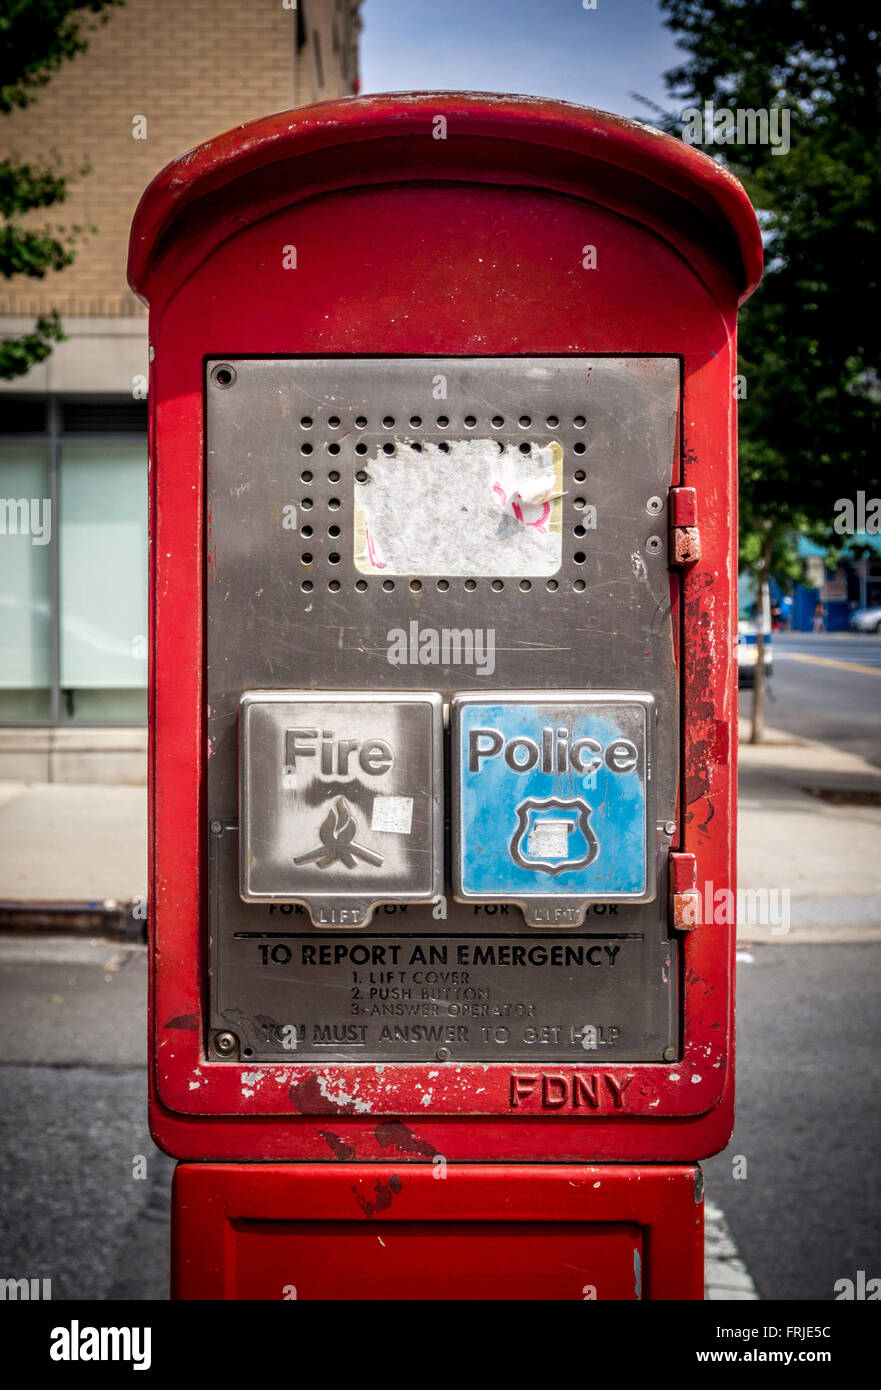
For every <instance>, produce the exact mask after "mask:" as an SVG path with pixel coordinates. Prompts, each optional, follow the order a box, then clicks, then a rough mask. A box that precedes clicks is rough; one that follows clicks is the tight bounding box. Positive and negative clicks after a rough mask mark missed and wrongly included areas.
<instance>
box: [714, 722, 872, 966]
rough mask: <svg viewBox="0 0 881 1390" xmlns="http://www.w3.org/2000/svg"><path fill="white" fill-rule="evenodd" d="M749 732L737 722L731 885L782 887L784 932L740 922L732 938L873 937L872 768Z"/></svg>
mask: <svg viewBox="0 0 881 1390" xmlns="http://www.w3.org/2000/svg"><path fill="white" fill-rule="evenodd" d="M748 736H749V728H748V725H747V724H746V723H745V721H743V720H741V725H740V738H741V743H740V747H739V753H738V757H739V776H738V783H739V798H738V886H739V888H740V889H741V890H743V889H746V890H749V889H770V890H773V889H775V888H776V889H788V890H789V894H790V930H789V931H788V932H787V933H785V934H782V935H778V934H774V933H773V932H772V929H771V928H770V927H767V926H745V925H743V924H739V925H738V940H743V941H751V942H773V943H775V944H777V945H780V944H792V945H797V944H801V943H805V942H812V941H869V940H872V941H877V940H881V771H879V770H878V769H877V768H875V767H873V766H872V764H871V763H867V762H865V761H864V760H863V759H862V758H857V757H854V755H853V754H851V753H843V752H840V751H839V750H838V749H837V748H832V747H830V746H829V745H828V744H825V743H813V742H810V741H808V740H807V739H799V738H796V737H795V736H794V735H792V734H785V733H781V732H780V731H779V730H775V729H770V730H768V731H767V739H766V742H765V743H763V744H760V745H758V746H757V747H754V746H753V745H752V744H750V743H747V742H745V741H744V740H745V739H746V738H747V737H748Z"/></svg>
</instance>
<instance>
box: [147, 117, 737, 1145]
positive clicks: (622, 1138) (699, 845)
mask: <svg viewBox="0 0 881 1390" xmlns="http://www.w3.org/2000/svg"><path fill="white" fill-rule="evenodd" d="M438 112H442V113H444V115H445V118H446V119H447V122H448V129H449V134H450V138H448V139H447V140H446V141H438V140H435V139H434V138H433V137H432V118H433V116H434V115H435V114H437V113H438ZM290 245H295V246H296V250H297V266H298V267H299V268H298V269H297V270H296V271H292V270H287V269H285V267H284V260H285V247H287V246H290ZM586 246H593V247H594V248H595V249H596V252H597V257H598V260H597V266H598V268H599V267H602V271H601V273H600V272H599V269H598V270H597V271H592V270H587V269H586V267H585V266H584V264H583V261H584V251H583V248H585V247H586ZM759 267H760V237H759V233H758V228H757V226H756V224H755V219H754V215H753V213H752V210H751V208H750V206H749V203H748V200H747V199H746V197H745V195H744V193H743V191H742V189H741V188H740V186H739V185H738V184H737V182H736V180H734V179H733V178H732V177H731V176H730V175H729V174H727V173H726V171H724V170H723V169H722V168H721V167H720V166H719V165H717V164H715V163H714V161H712V160H709V159H706V158H705V157H704V156H702V155H700V154H699V153H697V152H696V151H694V150H691V149H688V148H686V147H684V146H682V145H679V144H678V143H677V142H673V141H669V140H667V139H666V137H663V136H661V135H659V134H657V132H654V131H646V130H645V129H644V128H641V127H639V126H637V125H636V124H635V123H629V122H624V121H619V120H616V119H615V118H610V117H606V116H603V115H601V114H599V113H596V112H590V111H586V110H582V109H580V108H573V107H566V106H563V105H560V104H555V103H543V102H538V101H531V100H527V101H524V100H519V99H504V98H481V97H469V96H463V95H457V94H452V95H443V96H441V95H434V94H432V95H428V96H421V97H417V98H410V97H386V98H371V99H367V100H364V101H361V100H358V101H356V102H352V103H345V102H344V103H329V104H324V105H322V106H320V107H316V108H313V109H311V110H306V111H303V112H296V113H285V114H284V115H281V116H278V117H272V118H268V119H267V121H265V122H258V123H256V124H254V125H252V126H250V127H246V128H245V129H244V130H243V131H238V132H231V133H230V134H229V135H228V136H226V137H222V138H221V139H219V140H218V141H213V142H210V143H209V145H207V146H203V147H201V148H200V150H198V151H195V152H192V153H191V154H190V155H188V156H186V157H185V158H184V159H183V160H181V161H177V162H176V163H175V165H173V166H170V168H169V170H167V171H165V172H164V173H163V174H162V175H160V176H159V178H158V179H157V180H156V181H155V182H154V185H153V186H152V187H151V189H150V190H148V193H147V194H146V195H145V198H144V201H143V203H142V206H141V209H140V211H139V214H138V216H137V217H136V221H135V226H134V228H133V235H132V254H131V262H130V274H131V280H132V283H133V285H134V286H135V288H137V289H138V290H139V292H141V293H142V294H144V295H146V296H148V297H149V298H150V303H151V320H150V337H151V346H152V349H153V353H154V360H153V363H152V368H151V383H150V394H151V517H152V523H151V524H152V576H153V593H154V601H153V611H152V626H151V657H152V663H151V671H152V674H151V730H152V741H151V755H150V760H151V813H150V814H151V846H152V854H151V934H152V941H153V945H154V956H153V970H152V976H151V1037H152V1045H153V1053H152V1065H151V1096H152V1099H151V1124H152V1128H153V1132H154V1134H155V1135H156V1137H157V1139H158V1140H159V1142H160V1143H161V1144H162V1145H163V1146H164V1147H165V1148H167V1149H168V1150H169V1151H171V1152H174V1153H177V1154H179V1155H183V1156H188V1157H193V1158H201V1159H204V1158H212V1157H213V1158H218V1157H219V1158H229V1159H248V1158H255V1159H262V1160H267V1159H284V1158H297V1159H298V1160H300V1161H301V1162H302V1161H303V1160H311V1161H315V1162H318V1161H321V1160H324V1161H325V1162H328V1163H331V1164H332V1163H333V1160H334V1159H335V1158H337V1157H340V1156H344V1157H345V1158H346V1159H347V1160H349V1161H352V1162H355V1161H360V1162H364V1163H370V1164H376V1163H380V1164H381V1163H382V1162H383V1161H384V1160H387V1159H388V1157H389V1153H390V1152H392V1151H394V1152H395V1154H396V1155H397V1158H399V1159H400V1163H401V1164H405V1163H407V1162H415V1163H418V1162H420V1161H422V1162H425V1159H426V1155H431V1154H440V1155H442V1156H444V1157H445V1158H446V1159H447V1161H448V1162H450V1163H454V1162H467V1161H468V1160H473V1159H479V1160H481V1161H482V1162H487V1161H493V1160H496V1161H498V1160H501V1159H506V1160H507V1159H513V1160H517V1161H521V1162H546V1161H547V1160H548V1158H549V1157H553V1158H554V1159H555V1160H557V1161H559V1162H561V1163H570V1164H571V1163H576V1162H579V1161H584V1160H585V1159H588V1158H590V1159H596V1160H603V1159H614V1160H616V1161H619V1162H620V1161H623V1160H628V1159H630V1160H632V1159H636V1158H639V1159H643V1158H644V1159H651V1160H653V1161H654V1162H663V1161H668V1160H669V1161H675V1160H690V1159H693V1158H695V1157H697V1156H700V1155H703V1154H707V1153H710V1152H713V1151H715V1150H716V1149H718V1148H719V1147H721V1146H723V1145H724V1144H725V1142H726V1141H727V1139H728V1136H729V1134H730V1130H731V1123H732V1097H733V1084H732V1077H733V1007H732V994H731V965H732V961H733V940H732V932H731V929H730V927H729V926H727V925H718V926H717V925H715V924H704V925H702V926H701V927H699V928H698V929H696V930H695V931H692V932H689V933H688V934H687V935H686V936H685V937H684V939H683V942H682V946H681V965H680V967H679V969H678V971H677V974H678V977H679V980H680V984H681V1020H680V1040H679V1044H678V1047H679V1051H678V1054H677V1053H674V1054H672V1055H671V1057H670V1060H669V1061H668V1060H664V1061H662V1062H658V1061H653V1062H645V1063H640V1062H636V1063H633V1062H630V1063H626V1062H625V1063H622V1062H615V1061H611V1062H609V1063H606V1062H605V1061H604V1060H601V1058H600V1057H597V1058H596V1059H591V1060H589V1061H586V1062H585V1061H581V1062H580V1063H579V1064H578V1065H575V1064H571V1063H568V1062H565V1063H564V1062H554V1063H552V1064H551V1065H548V1064H545V1063H543V1062H542V1059H541V1055H540V1053H538V1052H537V1053H536V1056H535V1059H534V1061H533V1062H532V1063H531V1064H516V1065H511V1064H505V1063H496V1064H491V1063H481V1064H475V1063H470V1062H464V1063H461V1064H455V1065H452V1066H450V1067H448V1068H446V1069H445V1070H444V1072H443V1084H442V1086H439V1085H438V1084H437V1081H438V1078H434V1077H430V1076H429V1075H428V1068H426V1067H425V1065H413V1064H410V1065H408V1064H387V1063H386V1064H383V1063H377V1064H369V1065H368V1064H364V1065H360V1064H356V1063H352V1062H349V1063H345V1062H336V1061H328V1062H327V1063H326V1064H325V1065H323V1066H320V1065H316V1064H314V1063H305V1064H302V1063H300V1062H298V1061H290V1062H280V1061H279V1062H273V1063H271V1064H269V1065H265V1066H257V1065H251V1064H248V1063H247V1062H246V1063H242V1062H241V1061H237V1062H219V1061H212V1060H209V1058H208V1055H207V1054H206V1051H205V1039H206V1037H207V1033H208V1027H207V1025H208V1008H209V1002H208V988H207V970H206V962H207V950H208V936H209V930H210V928H209V917H208V913H207V909H206V902H207V886H208V880H209V873H210V872H214V870H213V869H212V868H211V867H210V865H209V860H208V855H207V853H206V844H207V843H208V842H209V840H210V835H209V831H208V814H207V805H206V797H205V786H206V781H207V773H208V769H209V767H210V764H211V762H212V761H213V758H214V756H215V754H216V752H217V746H216V744H215V743H214V742H213V741H212V742H211V743H209V728H208V713H207V707H208V704H209V701H208V699H207V691H206V685H205V675H204V672H205V664H204V646H203V641H204V635H205V620H204V611H205V610H204V604H205V598H206V595H207V594H210V592H211V586H212V583H213V582H214V577H213V575H212V555H213V544H212V541H213V534H214V533H213V526H214V517H213V512H212V510H211V502H210V499H209V498H208V497H207V495H206V492H205V488H204V483H203V472H202V469H203V458H204V451H205V421H204V409H203V392H204V381H205V377H204V364H205V362H206V361H208V362H217V361H219V360H221V359H222V358H223V356H224V354H227V355H231V356H234V357H235V358H236V359H237V360H241V359H246V358H253V357H260V356H262V357H264V358H272V359H274V360H282V359H295V360H297V361H302V360H304V359H305V358H324V359H328V358H334V357H335V358H341V359H350V358H358V359H362V360H363V359H364V358H365V357H370V356H376V355H379V356H382V357H384V358H387V359H392V358H405V357H408V356H414V355H415V356H416V357H423V358H424V357H441V358H444V359H450V358H466V357H475V356H477V357H482V358H516V357H520V356H530V357H542V356H555V357H572V356H582V357H591V358H594V357H610V358H611V357H614V358H617V359H621V358H622V357H652V356H654V357H672V358H677V359H679V362H680V373H681V383H682V396H681V407H680V415H679V431H678V442H679V443H680V446H681V447H680V450H679V451H678V453H677V455H676V457H675V458H674V460H673V468H672V472H671V477H670V483H672V484H673V485H674V486H676V485H680V484H685V485H687V486H689V487H693V488H694V489H695V491H696V494H697V496H698V498H699V499H700V507H701V545H702V553H701V558H700V559H699V560H698V561H697V562H696V563H695V564H693V565H690V566H689V567H688V568H687V569H684V570H682V571H676V572H674V573H671V574H669V576H668V577H667V583H668V593H669V599H670V605H671V608H670V620H669V621H670V626H669V632H670V640H671V646H672V651H673V656H674V658H675V659H676V660H677V661H678V662H679V670H680V672H681V686H680V694H681V725H682V729H683V734H684V737H683V743H682V752H681V763H680V765H679V766H678V767H677V769H676V771H677V773H678V774H679V779H678V780H679V794H678V804H677V809H676V812H675V813H674V815H673V817H672V818H671V825H672V827H673V828H672V831H671V835H670V840H669V845H670V847H672V848H675V849H678V850H682V851H683V852H687V853H692V854H694V856H695V859H696V863H697V875H698V881H699V882H700V881H708V880H712V881H713V882H714V883H715V884H716V886H717V887H719V886H721V887H724V886H726V885H731V884H732V883H733V847H734V832H733V825H734V747H733V738H732V728H733V721H734V717H735V714H736V686H735V680H734V673H735V663H734V660H733V650H734V637H735V619H736V609H733V608H732V590H733V582H734V576H735V575H736V557H735V545H734V538H735V536H736V507H735V500H734V435H735V416H734V406H733V402H732V396H731V381H732V377H733V375H734V372H735V351H734V349H735V336H734V335H735V310H736V303H737V301H738V299H739V298H741V297H742V296H743V295H745V294H746V293H748V292H749V290H750V289H751V288H752V287H753V286H754V284H755V282H756V280H757V277H758V272H759ZM303 271H306V272H308V273H301V272H303ZM228 394H229V393H228ZM614 467H615V460H614V455H610V456H609V457H608V460H607V464H606V468H605V470H600V473H601V474H603V475H608V476H612V475H613V474H614ZM208 473H209V484H210V473H211V460H210V458H209V460H208ZM287 500H289V499H288V498H285V501H287ZM265 550H266V554H267V556H269V555H271V553H272V550H273V547H270V546H268V545H267V546H266V547H265ZM206 552H207V553H206ZM274 568H276V566H273V565H265V566H264V570H265V571H267V572H271V571H272V570H273V569H274ZM347 607H349V608H350V607H351V603H348V604H347ZM542 615H543V616H542ZM600 621H601V619H600V618H599V617H598V618H597V619H596V620H585V621H584V622H583V623H582V624H581V625H580V626H579V628H578V640H579V642H580V643H581V644H582V646H586V645H589V643H590V640H591V637H592V635H593V634H594V633H595V631H596V630H597V627H598V626H599V624H600ZM541 622H543V624H544V629H545V631H547V629H548V627H549V626H550V625H552V623H553V619H552V618H549V616H548V611H547V609H546V608H545V607H542V608H541V610H540V612H539V615H538V617H537V623H541ZM397 625H398V626H399V625H400V624H397ZM470 625H472V626H485V624H484V623H482V622H481V623H476V622H475V623H474V624H470ZM432 626H436V624H432ZM311 648H312V643H311V641H309V642H297V641H294V642H293V643H292V649H293V650H294V651H295V652H296V653H297V659H298V660H299V661H301V662H302V660H303V659H305V658H306V657H308V654H309V652H310V650H311ZM646 650H647V649H646ZM365 660H366V661H367V662H368V663H369V662H370V661H371V660H372V658H371V657H370V655H369V653H368V654H367V655H366V657H365ZM253 664H254V667H255V669H254V670H253V671H252V672H249V673H248V684H247V686H246V688H259V687H260V686H261V685H263V686H265V685H266V684H267V683H268V684H272V683H273V682H272V681H270V682H267V681H266V680H265V679H262V678H261V677H260V669H259V663H256V662H255V663H253ZM374 669H375V670H377V671H378V670H380V669H383V670H386V671H390V670H391V669H392V668H391V667H389V665H388V663H387V662H385V661H384V660H383V661H382V663H379V662H378V663H377V664H376V667H375V668H371V674H370V679H369V680H363V678H362V679H361V680H357V678H356V676H355V674H354V672H353V673H351V675H350V680H351V685H352V688H356V686H360V687H361V688H363V687H364V686H368V687H370V688H372V687H373V686H374V685H375V684H377V682H376V681H375V680H374V675H373V672H374ZM454 674H456V675H457V676H458V673H454ZM573 683H574V682H571V681H567V682H566V684H567V685H571V684H573ZM596 683H597V684H598V685H599V684H600V681H599V680H597V682H596ZM286 684H287V685H288V686H290V685H291V684H295V683H294V682H292V681H290V680H288V681H287V682H286ZM379 684H380V687H381V688H383V687H384V688H386V689H392V688H394V685H393V682H392V680H391V679H389V678H388V677H386V679H385V681H380V682H379ZM531 684H532V685H535V684H536V682H535V681H533V682H531ZM518 685H520V686H521V688H522V687H523V686H524V685H526V682H523V681H518ZM602 685H603V686H604V687H605V686H607V685H608V681H602ZM334 686H335V688H341V687H342V688H346V683H345V682H341V681H340V680H336V681H334ZM629 687H630V688H634V687H635V688H638V689H645V688H646V685H645V684H644V683H643V682H639V683H636V682H630V683H629ZM457 688H459V689H469V688H470V689H473V688H474V684H473V683H472V682H470V681H469V682H464V681H462V680H461V677H460V676H458V686H457ZM648 688H649V689H650V688H651V687H650V686H649V687H648ZM241 693H242V690H241V689H239V690H238V691H237V692H236V693H235V697H234V699H233V706H232V708H233V710H234V709H235V706H236V705H237V702H238V699H239V697H240V695H241ZM212 708H213V707H212ZM224 717H226V718H229V711H226V712H225V714H224ZM233 724H234V719H233V720H231V722H230V726H229V727H230V730H231V733H230V735H229V736H230V737H231V738H232V742H233V745H234V742H235V737H234V732H232V730H233ZM209 754H210V756H209ZM677 761H678V759H677ZM223 779H224V774H223V772H221V774H220V781H219V783H218V785H219V786H223V785H224V780H223ZM228 789H229V791H230V792H231V795H232V799H231V802H230V805H229V807H228V808H227V809H228V813H229V814H228V819H232V818H234V816H235V814H236V806H235V789H234V777H233V779H232V781H231V782H230V783H229V784H228ZM224 794H225V793H224ZM228 860H229V862H230V863H231V864H232V866H233V867H232V873H233V883H235V863H236V855H235V851H234V849H233V852H232V853H231V854H230V855H229V856H228ZM659 887H660V892H659V897H660V898H662V899H663V900H664V901H666V895H667V889H666V885H665V884H664V885H659ZM243 906H244V905H243ZM487 906H491V905H487ZM598 906H601V905H598ZM267 910H268V909H267ZM420 910H422V909H420ZM636 910H637V909H636V908H634V907H629V908H625V907H624V906H623V905H621V906H620V908H619V911H620V912H634V911H636ZM587 922H588V923H590V924H591V925H592V927H593V928H594V931H595V932H596V929H597V928H600V929H601V930H605V933H606V935H605V936H602V937H601V936H599V935H594V937H593V938H592V941H599V940H601V941H602V942H603V943H604V944H605V943H606V942H610V943H611V941H612V939H613V938H610V937H609V935H608V932H609V928H610V926H611V925H612V923H611V921H610V919H609V918H608V917H607V918H606V923H607V924H608V925H606V924H605V923H603V921H602V920H601V919H598V918H596V917H595V916H594V912H593V911H592V912H591V913H590V914H588V917H587ZM486 925H487V926H488V925H489V924H488V922H487V923H486ZM522 930H525V927H523V928H522ZM668 930H669V925H668V923H667V922H666V921H665V922H664V923H663V931H664V934H665V935H666V934H667V932H668ZM327 939H329V938H327ZM542 939H544V938H542ZM566 939H567V940H569V939H571V938H570V937H569V936H567V938H566ZM435 1069H436V1068H435V1067H432V1068H431V1070H435ZM478 1115H479V1116H480V1117H481V1118H480V1120H479V1122H477V1123H475V1119H474V1117H475V1116H478ZM329 1117H332V1121H331V1120H329ZM622 1120H626V1123H624V1124H622ZM389 1126H393V1127H394V1129H393V1134H394V1136H396V1138H395V1137H392V1134H391V1132H390V1129H389ZM398 1127H399V1128H398ZM397 1158H396V1161H397ZM330 1171H334V1170H333V1169H331V1170H330Z"/></svg>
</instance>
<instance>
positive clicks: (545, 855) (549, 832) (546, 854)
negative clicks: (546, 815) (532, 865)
mask: <svg viewBox="0 0 881 1390" xmlns="http://www.w3.org/2000/svg"><path fill="white" fill-rule="evenodd" d="M571 829H572V822H571V821H568V820H537V821H535V822H534V824H533V828H532V830H531V831H530V832H529V835H528V836H527V839H526V853H527V854H528V855H530V856H531V857H532V858H533V859H567V858H568V857H569V833H570V831H571Z"/></svg>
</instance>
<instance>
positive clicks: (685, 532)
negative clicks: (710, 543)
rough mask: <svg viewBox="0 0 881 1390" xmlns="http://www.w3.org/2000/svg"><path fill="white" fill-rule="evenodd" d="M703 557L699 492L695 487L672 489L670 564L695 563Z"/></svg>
mask: <svg viewBox="0 0 881 1390" xmlns="http://www.w3.org/2000/svg"><path fill="white" fill-rule="evenodd" d="M700 558H701V536H700V530H699V529H698V524H697V492H696V490H695V489H694V488H693V487H671V489H670V564H671V565H693V564H695V563H696V562H697V561H698V560H699V559H700Z"/></svg>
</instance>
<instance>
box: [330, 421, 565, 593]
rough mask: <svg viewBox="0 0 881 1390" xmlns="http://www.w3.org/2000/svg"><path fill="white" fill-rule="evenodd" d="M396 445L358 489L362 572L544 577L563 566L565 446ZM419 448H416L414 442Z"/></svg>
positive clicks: (371, 464) (365, 469) (371, 463)
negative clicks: (528, 448)
mask: <svg viewBox="0 0 881 1390" xmlns="http://www.w3.org/2000/svg"><path fill="white" fill-rule="evenodd" d="M413 442H414V441H411V440H407V439H395V440H394V441H389V443H388V444H386V445H384V446H383V448H389V449H391V450H392V452H391V454H389V455H386V454H384V453H382V452H378V453H377V455H376V457H375V458H374V459H372V460H368V459H365V460H364V461H363V462H362V464H361V470H362V477H363V479H364V481H363V482H356V483H355V527H354V556H355V566H356V568H357V569H359V570H360V571H361V573H362V574H377V575H378V574H383V573H384V574H386V575H391V574H444V575H474V574H481V575H494V576H499V575H501V576H505V575H507V576H512V575H519V576H521V577H523V576H526V575H549V574H556V573H557V571H558V570H559V568H560V564H561V561H562V554H563V549H562V545H563V542H562V517H563V506H562V495H563V449H562V447H561V445H560V444H559V443H558V442H557V441H556V440H553V439H552V440H548V441H547V442H546V443H545V444H540V443H539V441H537V440H536V441H534V442H533V448H532V452H531V453H529V454H525V455H524V454H521V453H520V451H519V449H518V447H517V446H516V445H514V444H505V445H504V446H502V445H500V444H499V443H498V442H497V441H496V440H494V439H450V440H449V441H445V442H444V444H443V446H441V445H440V444H436V443H431V442H430V441H426V442H425V443H422V444H419V451H418V452H414V450H413V449H412V448H411V444H412V443H413ZM415 442H416V443H419V441H415Z"/></svg>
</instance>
